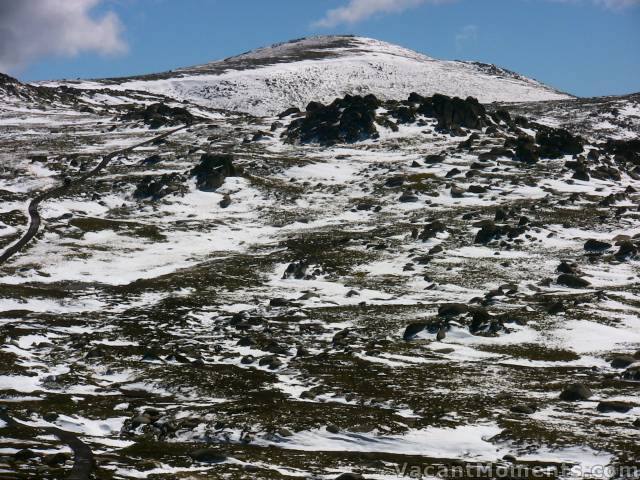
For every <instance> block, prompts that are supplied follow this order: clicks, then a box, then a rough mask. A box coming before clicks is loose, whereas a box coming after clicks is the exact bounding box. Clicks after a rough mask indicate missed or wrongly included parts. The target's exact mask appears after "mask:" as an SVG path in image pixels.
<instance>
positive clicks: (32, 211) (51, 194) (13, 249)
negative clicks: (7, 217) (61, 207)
mask: <svg viewBox="0 0 640 480" xmlns="http://www.w3.org/2000/svg"><path fill="white" fill-rule="evenodd" d="M185 128H187V125H183V126H182V127H179V128H175V129H173V130H170V131H168V132H165V133H163V134H161V135H158V136H156V137H153V138H150V139H149V140H145V141H144V142H141V143H138V144H136V145H132V146H130V147H126V148H123V149H121V150H116V151H115V152H111V153H109V154H107V155H105V156H104V157H103V158H102V161H101V162H100V163H99V164H98V165H97V166H96V167H95V168H94V169H93V170H90V171H89V172H87V173H85V174H83V175H82V176H80V177H79V178H76V179H75V180H72V181H71V182H67V183H64V184H63V185H60V186H58V187H54V188H52V189H50V190H46V191H45V192H42V193H41V194H39V195H38V196H36V197H35V198H33V199H32V200H31V202H30V203H29V209H28V211H29V219H30V220H29V228H28V229H27V231H26V232H25V234H24V235H23V236H22V237H21V238H20V239H19V240H18V241H17V242H16V243H14V244H13V245H10V246H9V247H7V249H6V250H5V251H4V253H3V254H2V255H0V265H2V264H4V263H5V262H6V261H7V260H9V259H10V258H11V257H12V256H13V255H15V254H16V253H18V252H19V251H20V250H21V249H22V248H24V247H25V246H26V245H27V244H28V243H29V242H30V241H31V240H32V239H33V237H35V236H36V234H37V233H38V230H39V229H40V224H41V223H42V217H41V216H40V213H39V212H38V207H39V206H40V204H41V203H42V202H44V201H45V200H49V199H51V198H55V197H57V196H59V195H61V194H63V193H64V192H66V191H67V190H69V189H71V188H73V187H76V186H78V185H82V184H83V183H84V182H86V181H87V180H88V179H90V178H92V177H94V176H96V175H97V174H98V173H100V171H101V170H102V169H104V168H105V167H106V166H107V165H108V164H109V162H110V161H111V160H112V159H113V158H114V157H117V156H118V155H124V154H127V153H129V152H131V151H133V150H135V149H136V148H139V147H144V146H145V145H148V144H150V143H153V142H156V141H158V140H162V139H163V138H165V137H168V136H169V135H173V134H174V133H176V132H179V131H180V130H184V129H185Z"/></svg>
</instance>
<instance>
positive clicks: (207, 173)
mask: <svg viewBox="0 0 640 480" xmlns="http://www.w3.org/2000/svg"><path fill="white" fill-rule="evenodd" d="M236 175H237V174H236V168H235V167H234V165H233V157H232V156H231V155H214V154H210V153H204V154H203V155H202V156H201V157H200V163H199V164H198V165H197V166H196V167H194V168H193V169H191V176H194V177H196V185H197V187H198V190H202V191H203V192H215V191H216V190H217V189H218V188H220V187H221V186H222V184H223V183H224V180H225V178H227V177H235V176H236Z"/></svg>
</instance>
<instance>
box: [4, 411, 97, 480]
mask: <svg viewBox="0 0 640 480" xmlns="http://www.w3.org/2000/svg"><path fill="white" fill-rule="evenodd" d="M0 420H2V421H4V422H5V423H6V424H7V425H8V426H10V427H22V428H33V429H37V430H40V431H44V432H48V433H51V434H53V435H55V436H56V437H58V438H59V439H60V440H61V441H62V442H64V443H66V444H67V445H68V446H69V448H71V450H73V467H71V471H70V472H69V475H68V476H67V480H89V478H91V473H92V472H93V470H94V469H95V465H96V463H95V459H94V457H93V452H92V451H91V448H89V446H88V445H87V444H86V443H84V442H83V441H82V440H80V439H79V438H78V437H77V436H76V435H75V434H73V433H71V432H67V431H65V430H61V429H59V428H57V427H31V426H30V425H27V424H25V423H22V422H18V421H16V420H14V419H13V418H12V417H11V416H10V415H9V412H8V410H7V409H6V408H5V407H2V408H0Z"/></svg>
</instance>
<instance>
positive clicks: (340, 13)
mask: <svg viewBox="0 0 640 480" xmlns="http://www.w3.org/2000/svg"><path fill="white" fill-rule="evenodd" d="M457 1H459V0H349V1H348V2H347V4H346V5H345V6H343V7H338V8H334V9H332V10H329V11H328V12H327V13H326V14H325V16H324V18H322V19H321V20H318V21H317V22H315V23H314V24H313V26H315V27H320V28H331V27H335V26H337V25H341V24H348V25H352V24H354V23H358V22H361V21H363V20H367V19H368V18H371V17H372V16H374V15H376V14H379V13H382V14H389V13H400V12H404V11H405V10H409V9H411V8H416V7H418V6H420V5H424V4H429V3H430V4H441V3H453V2H457ZM553 1H559V2H572V3H576V4H580V3H585V2H591V3H594V4H596V5H600V6H602V7H605V8H609V9H612V10H621V9H624V8H627V7H632V6H637V5H640V0H553Z"/></svg>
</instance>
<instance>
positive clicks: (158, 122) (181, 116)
mask: <svg viewBox="0 0 640 480" xmlns="http://www.w3.org/2000/svg"><path fill="white" fill-rule="evenodd" d="M130 108H131V111H130V112H128V113H126V114H125V115H123V116H122V117H121V119H122V120H124V121H128V122H132V121H133V122H139V121H142V122H143V123H145V124H147V125H149V127H150V128H153V129H156V128H161V127H167V126H173V125H191V124H192V123H193V122H194V121H195V117H194V116H193V115H192V114H191V113H190V112H189V111H188V110H187V109H186V108H182V107H169V106H168V105H165V104H164V103H153V104H151V105H147V106H146V107H144V108H139V107H137V106H134V107H130Z"/></svg>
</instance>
